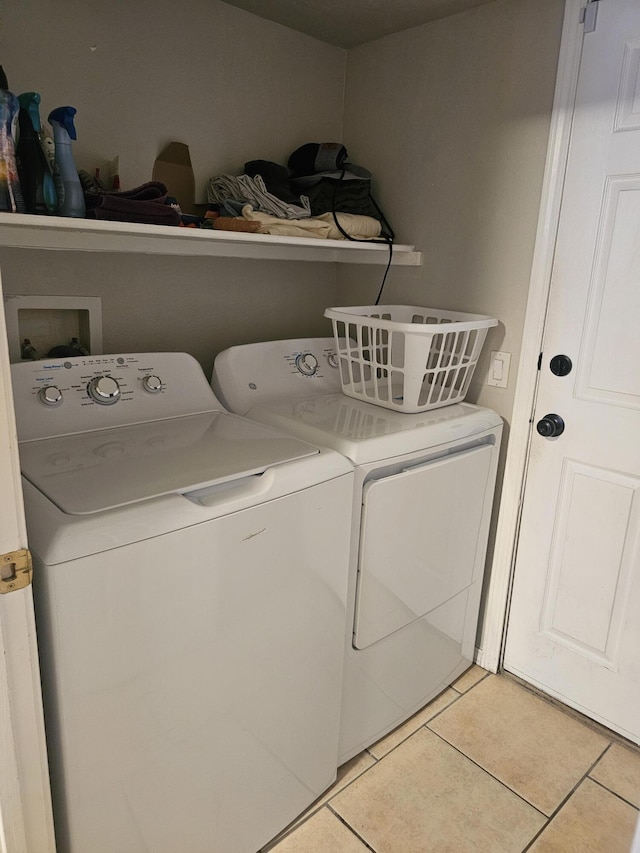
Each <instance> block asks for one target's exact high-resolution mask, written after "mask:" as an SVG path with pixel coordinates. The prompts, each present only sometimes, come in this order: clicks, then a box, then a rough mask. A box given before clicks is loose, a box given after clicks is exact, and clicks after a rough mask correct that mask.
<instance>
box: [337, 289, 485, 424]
mask: <svg viewBox="0 0 640 853" xmlns="http://www.w3.org/2000/svg"><path fill="white" fill-rule="evenodd" d="M324 314H325V317H329V318H330V319H331V320H332V322H333V335H334V338H335V345H336V352H337V356H338V361H339V368H340V380H341V382H342V390H343V392H344V393H345V394H347V395H348V396H349V397H355V398H357V399H359V400H365V401H366V402H367V403H374V404H375V405H376V406H383V407H384V408H386V409H396V410H398V411H401V412H423V411H426V410H427V409H437V408H438V407H440V406H449V405H451V404H453V403H459V402H460V401H461V400H464V398H465V396H466V394H467V391H468V390H469V384H470V382H471V378H472V376H473V371H474V370H475V367H476V364H477V362H478V358H479V356H480V352H481V350H482V345H483V344H484V340H485V337H486V335H487V330H488V329H489V328H490V327H491V326H496V325H497V324H498V321H497V320H495V319H494V318H493V317H487V316H484V315H480V314H462V313H460V312H458V311H442V310H440V309H435V308H416V307H413V306H411V305H361V306H356V307H351V308H327V310H326V311H325V312H324Z"/></svg>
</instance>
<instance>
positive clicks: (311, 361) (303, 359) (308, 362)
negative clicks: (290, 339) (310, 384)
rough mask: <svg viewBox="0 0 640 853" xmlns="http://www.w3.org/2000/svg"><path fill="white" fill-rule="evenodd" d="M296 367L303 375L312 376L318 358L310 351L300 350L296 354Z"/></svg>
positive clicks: (316, 366)
mask: <svg viewBox="0 0 640 853" xmlns="http://www.w3.org/2000/svg"><path fill="white" fill-rule="evenodd" d="M296 367H297V368H298V370H299V372H300V373H302V375H303V376H313V375H314V374H315V372H316V370H317V369H318V359H317V358H316V357H315V355H314V354H313V353H312V352H301V353H300V355H297V356H296Z"/></svg>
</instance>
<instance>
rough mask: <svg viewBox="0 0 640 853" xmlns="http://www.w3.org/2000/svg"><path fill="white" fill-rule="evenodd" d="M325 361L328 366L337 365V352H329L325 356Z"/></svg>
mask: <svg viewBox="0 0 640 853" xmlns="http://www.w3.org/2000/svg"><path fill="white" fill-rule="evenodd" d="M327 363H328V365H329V367H337V366H338V353H337V352H330V353H329V355H328V356H327Z"/></svg>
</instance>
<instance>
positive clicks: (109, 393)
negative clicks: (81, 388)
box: [87, 376, 120, 406]
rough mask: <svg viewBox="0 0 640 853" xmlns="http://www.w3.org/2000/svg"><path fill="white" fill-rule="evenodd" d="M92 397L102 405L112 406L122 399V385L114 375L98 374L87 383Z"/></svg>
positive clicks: (88, 391)
mask: <svg viewBox="0 0 640 853" xmlns="http://www.w3.org/2000/svg"><path fill="white" fill-rule="evenodd" d="M87 393H88V394H89V396H90V397H91V399H92V400H93V401H94V402H96V403H100V405H102V406H111V405H113V403H117V402H118V400H119V399H120V386H119V385H118V383H117V382H116V380H115V379H114V378H113V377H112V376H96V377H95V378H94V379H92V380H91V382H89V384H88V385H87Z"/></svg>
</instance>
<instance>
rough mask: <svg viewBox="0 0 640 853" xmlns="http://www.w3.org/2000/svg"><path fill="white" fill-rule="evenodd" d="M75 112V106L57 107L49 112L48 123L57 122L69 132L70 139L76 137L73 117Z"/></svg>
mask: <svg viewBox="0 0 640 853" xmlns="http://www.w3.org/2000/svg"><path fill="white" fill-rule="evenodd" d="M76 113H77V110H76V108H75V107H58V108H57V109H55V110H53V111H52V112H50V113H49V124H54V122H55V123H56V124H59V125H60V127H63V128H64V129H65V130H66V131H67V133H68V134H69V138H70V139H77V137H76V128H75V125H74V123H73V117H74V115H75V114H76Z"/></svg>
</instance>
